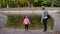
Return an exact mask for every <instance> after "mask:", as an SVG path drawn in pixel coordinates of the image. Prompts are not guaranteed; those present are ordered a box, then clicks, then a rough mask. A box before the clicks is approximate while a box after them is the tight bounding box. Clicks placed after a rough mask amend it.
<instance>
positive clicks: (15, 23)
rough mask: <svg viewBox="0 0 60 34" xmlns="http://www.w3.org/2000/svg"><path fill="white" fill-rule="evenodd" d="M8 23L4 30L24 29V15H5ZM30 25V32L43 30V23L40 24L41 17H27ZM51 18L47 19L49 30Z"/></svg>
mask: <svg viewBox="0 0 60 34" xmlns="http://www.w3.org/2000/svg"><path fill="white" fill-rule="evenodd" d="M7 16H8V21H7V24H6V28H14V29H15V28H17V29H24V25H23V20H24V18H25V15H19V16H18V15H7ZM28 17H29V20H30V21H31V24H30V25H29V29H31V30H41V29H43V23H41V15H28ZM51 23H52V18H50V19H48V28H50V29H51Z"/></svg>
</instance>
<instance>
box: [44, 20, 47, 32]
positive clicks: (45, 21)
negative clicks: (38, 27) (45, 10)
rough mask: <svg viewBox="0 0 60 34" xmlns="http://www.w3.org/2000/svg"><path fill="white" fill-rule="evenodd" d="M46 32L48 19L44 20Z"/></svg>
mask: <svg viewBox="0 0 60 34" xmlns="http://www.w3.org/2000/svg"><path fill="white" fill-rule="evenodd" d="M43 24H44V31H46V30H47V19H43Z"/></svg>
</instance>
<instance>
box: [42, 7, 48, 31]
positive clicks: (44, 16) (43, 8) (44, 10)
mask: <svg viewBox="0 0 60 34" xmlns="http://www.w3.org/2000/svg"><path fill="white" fill-rule="evenodd" d="M42 11H43V12H42V19H41V22H43V24H44V31H43V32H45V31H47V18H48V16H47V15H48V12H47V10H46V9H45V7H44V6H42Z"/></svg>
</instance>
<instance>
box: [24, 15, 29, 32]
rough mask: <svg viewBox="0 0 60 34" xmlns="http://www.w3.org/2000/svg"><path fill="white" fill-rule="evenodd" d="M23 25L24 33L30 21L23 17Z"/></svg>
mask: <svg viewBox="0 0 60 34" xmlns="http://www.w3.org/2000/svg"><path fill="white" fill-rule="evenodd" d="M23 24H24V25H25V31H27V30H28V25H29V24H30V21H29V19H28V16H26V17H25V19H24V21H23Z"/></svg>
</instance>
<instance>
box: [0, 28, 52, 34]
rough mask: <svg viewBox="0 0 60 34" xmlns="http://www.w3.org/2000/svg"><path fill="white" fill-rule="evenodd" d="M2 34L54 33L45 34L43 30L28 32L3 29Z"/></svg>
mask: <svg viewBox="0 0 60 34" xmlns="http://www.w3.org/2000/svg"><path fill="white" fill-rule="evenodd" d="M0 34H52V32H43V31H42V30H29V31H28V32H27V31H25V30H20V29H3V31H1V33H0Z"/></svg>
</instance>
